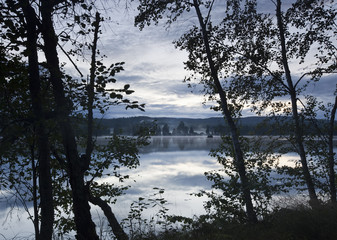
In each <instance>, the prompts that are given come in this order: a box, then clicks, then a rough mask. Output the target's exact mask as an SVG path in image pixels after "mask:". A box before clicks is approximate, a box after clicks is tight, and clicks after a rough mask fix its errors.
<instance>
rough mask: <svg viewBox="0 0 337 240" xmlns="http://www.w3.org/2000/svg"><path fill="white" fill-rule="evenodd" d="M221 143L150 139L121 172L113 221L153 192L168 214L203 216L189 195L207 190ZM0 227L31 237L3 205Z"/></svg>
mask: <svg viewBox="0 0 337 240" xmlns="http://www.w3.org/2000/svg"><path fill="white" fill-rule="evenodd" d="M101 140H102V139H101ZM220 141H221V139H220V137H217V136H214V137H213V138H207V137H206V136H195V137H174V136H172V137H152V139H151V144H150V145H149V146H146V147H145V148H143V149H141V154H140V166H139V167H138V168H137V169H131V170H122V171H123V173H127V174H129V175H130V179H129V181H128V182H126V184H129V185H131V188H130V189H129V190H128V191H127V192H126V194H125V195H123V196H121V197H119V198H118V200H117V203H116V204H115V205H112V209H113V211H114V213H115V215H116V217H117V218H118V219H119V220H121V219H123V218H125V217H126V216H127V214H128V211H129V209H130V204H131V203H132V202H133V201H136V200H138V198H139V197H143V198H145V199H147V198H149V197H150V195H152V194H154V193H156V192H158V191H157V190H153V188H163V189H165V192H164V194H162V197H164V198H165V199H166V200H167V201H168V205H167V206H166V207H168V208H169V209H170V210H169V212H168V213H169V214H178V215H183V216H186V217H191V216H193V215H199V214H203V213H205V211H204V209H203V201H204V200H205V199H204V198H198V197H194V196H191V195H190V194H191V193H196V192H198V191H199V190H201V189H210V187H211V183H210V182H209V181H207V180H206V178H205V176H204V172H206V171H209V170H215V169H220V168H221V165H220V164H219V163H217V161H216V159H214V158H212V157H210V156H209V151H210V149H212V148H216V147H217V146H218V144H219V143H220ZM294 159H298V156H297V155H296V154H295V153H289V154H286V155H284V156H282V158H281V162H282V164H292V162H293V160H294ZM101 181H102V182H103V181H104V182H106V181H110V182H114V181H116V179H115V178H113V177H111V178H105V179H102V180H101ZM97 213H99V214H97ZM92 214H93V215H94V216H95V218H96V219H99V215H100V216H102V215H103V214H102V213H100V211H98V210H97V208H95V207H93V208H92ZM152 214H154V212H153V210H149V211H147V212H145V217H149V216H151V215H152ZM0 224H1V225H0V226H1V227H0V229H1V230H0V240H2V239H6V238H7V239H8V238H9V239H10V238H13V237H15V236H16V237H18V238H17V239H20V238H19V237H22V239H28V238H29V236H32V233H33V225H32V223H31V222H30V221H28V220H27V214H26V213H24V211H19V212H16V211H15V212H13V213H12V215H8V208H6V204H5V203H2V204H1V205H0ZM1 234H3V236H2V235H1ZM5 236H6V238H4V237H5ZM2 237H3V238H2Z"/></svg>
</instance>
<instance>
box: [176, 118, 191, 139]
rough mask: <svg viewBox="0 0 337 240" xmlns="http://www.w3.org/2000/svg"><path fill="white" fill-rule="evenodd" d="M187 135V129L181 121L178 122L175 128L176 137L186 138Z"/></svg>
mask: <svg viewBox="0 0 337 240" xmlns="http://www.w3.org/2000/svg"><path fill="white" fill-rule="evenodd" d="M187 133H188V127H186V126H185V123H184V122H183V121H180V123H179V125H178V126H177V128H176V135H180V136H186V135H187Z"/></svg>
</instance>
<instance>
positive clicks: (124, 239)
mask: <svg viewBox="0 0 337 240" xmlns="http://www.w3.org/2000/svg"><path fill="white" fill-rule="evenodd" d="M99 24H100V15H99V13H98V12H97V13H96V21H95V22H94V23H93V26H94V27H95V30H94V39H93V44H92V47H91V49H92V55H91V68H90V81H89V85H88V86H87V91H88V106H87V107H88V139H87V148H86V154H85V156H86V158H87V161H91V154H92V151H93V147H94V143H93V120H94V119H93V107H94V96H95V91H94V87H95V71H96V51H97V41H98V32H99ZM89 188H90V186H88V194H89V201H90V202H91V203H92V204H95V205H97V206H99V207H100V208H101V209H102V211H103V212H104V215H105V217H106V218H107V219H108V222H109V225H110V227H111V229H112V232H113V233H114V234H115V236H116V238H117V239H118V240H128V239H129V238H128V235H127V234H126V233H125V232H124V230H123V228H122V227H121V226H120V224H119V223H118V221H117V219H116V217H115V215H114V214H113V212H112V210H111V208H110V206H109V205H108V203H106V202H105V201H104V200H103V199H101V198H99V197H94V196H92V195H91V193H90V189H89Z"/></svg>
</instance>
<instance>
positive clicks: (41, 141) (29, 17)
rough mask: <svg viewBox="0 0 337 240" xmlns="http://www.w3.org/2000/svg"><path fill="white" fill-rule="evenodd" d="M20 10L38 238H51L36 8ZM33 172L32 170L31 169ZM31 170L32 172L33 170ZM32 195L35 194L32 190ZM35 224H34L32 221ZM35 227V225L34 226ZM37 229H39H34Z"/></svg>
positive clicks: (26, 4)
mask: <svg viewBox="0 0 337 240" xmlns="http://www.w3.org/2000/svg"><path fill="white" fill-rule="evenodd" d="M22 10H23V13H24V17H25V20H26V24H27V27H26V30H27V42H26V48H27V52H28V63H29V64H28V71H29V77H28V78H29V90H30V95H31V99H32V108H33V113H34V118H35V124H36V136H37V144H38V153H39V156H38V161H39V187H40V188H39V190H40V199H41V200H40V206H41V228H40V233H38V235H37V236H36V238H37V239H41V240H42V239H43V240H44V239H51V238H52V234H53V222H54V206H53V193H52V181H51V173H50V151H49V140H48V134H47V129H46V126H45V119H44V112H43V106H42V105H43V104H42V96H41V82H40V72H39V64H38V55H37V31H36V29H37V19H36V15H35V11H34V9H33V8H32V6H31V5H30V3H29V2H28V1H22ZM33 171H34V169H33ZM33 173H34V172H33ZM33 194H34V193H33ZM34 225H36V223H35V224H34ZM35 227H36V226H35ZM37 230H38V229H37Z"/></svg>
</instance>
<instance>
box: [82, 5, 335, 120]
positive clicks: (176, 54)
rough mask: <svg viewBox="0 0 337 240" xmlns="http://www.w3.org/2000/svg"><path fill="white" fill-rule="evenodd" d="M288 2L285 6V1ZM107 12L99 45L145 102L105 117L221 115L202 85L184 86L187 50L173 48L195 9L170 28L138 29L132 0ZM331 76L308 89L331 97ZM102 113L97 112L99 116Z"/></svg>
mask: <svg viewBox="0 0 337 240" xmlns="http://www.w3.org/2000/svg"><path fill="white" fill-rule="evenodd" d="M287 2H288V1H286V2H285V4H284V7H287V6H289V3H287ZM224 3H225V1H222V0H217V1H216V4H217V7H216V8H214V11H215V13H216V14H217V13H220V12H221V9H222V8H221V7H222V6H221V5H224ZM259 3H261V6H263V9H262V10H263V11H266V12H267V11H270V9H272V4H271V1H270V0H261V1H259ZM106 12H107V13H108V15H109V13H110V12H111V15H112V20H111V22H109V23H108V24H105V25H103V27H102V32H103V34H102V35H101V36H100V42H99V45H98V47H99V48H100V51H101V52H102V53H104V54H105V55H107V59H105V62H106V63H113V62H121V61H124V62H125V65H124V69H125V71H123V72H122V73H120V74H118V75H116V79H117V81H118V82H119V84H121V86H122V85H124V84H130V85H131V89H132V90H134V91H135V92H134V94H132V95H131V96H130V98H131V99H132V100H136V101H138V102H139V103H145V104H146V107H145V112H141V111H139V110H136V109H128V110H127V111H125V107H112V108H111V109H110V110H109V111H108V112H107V113H106V114H105V115H104V116H103V117H104V118H117V117H131V116H151V117H188V118H207V117H221V114H220V113H219V112H214V111H213V110H211V109H210V108H209V107H210V105H212V104H213V103H211V102H207V103H206V104H203V102H204V97H203V94H202V93H200V90H201V89H202V86H198V87H197V88H196V89H191V88H188V86H187V83H184V82H183V80H184V78H185V76H188V74H189V73H188V71H187V70H185V69H184V64H183V62H184V61H186V60H187V53H186V52H183V51H180V50H178V49H175V47H174V45H173V43H172V42H173V41H174V40H177V39H178V38H179V37H180V36H181V35H182V34H183V33H184V32H185V31H187V30H188V28H189V27H191V26H192V25H193V24H195V23H197V18H196V17H195V16H194V15H195V14H194V12H191V13H190V14H189V15H187V16H185V17H183V18H180V19H179V20H178V22H177V23H174V24H173V25H172V26H171V27H170V28H168V29H166V28H165V26H164V24H159V26H154V25H151V26H148V27H145V28H144V30H142V31H140V30H139V29H138V28H137V27H135V26H134V16H135V15H136V14H137V9H136V8H135V4H133V5H130V6H129V8H128V10H127V11H126V10H125V8H124V7H123V5H122V6H119V7H118V6H113V7H112V8H111V9H109V10H107V11H106ZM79 67H80V69H81V71H82V70H83V71H84V72H85V69H88V66H87V65H83V66H82V65H81V64H79ZM336 82H337V81H335V79H334V77H332V76H329V77H326V78H324V79H323V81H321V83H319V84H316V85H314V86H312V87H311V88H310V89H309V92H310V93H314V94H316V95H317V96H320V99H322V100H324V101H331V99H332V97H333V91H331V89H333V88H334V84H335V83H336ZM243 116H254V113H252V112H251V111H250V110H249V109H246V110H244V111H243ZM97 117H100V116H97Z"/></svg>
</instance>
